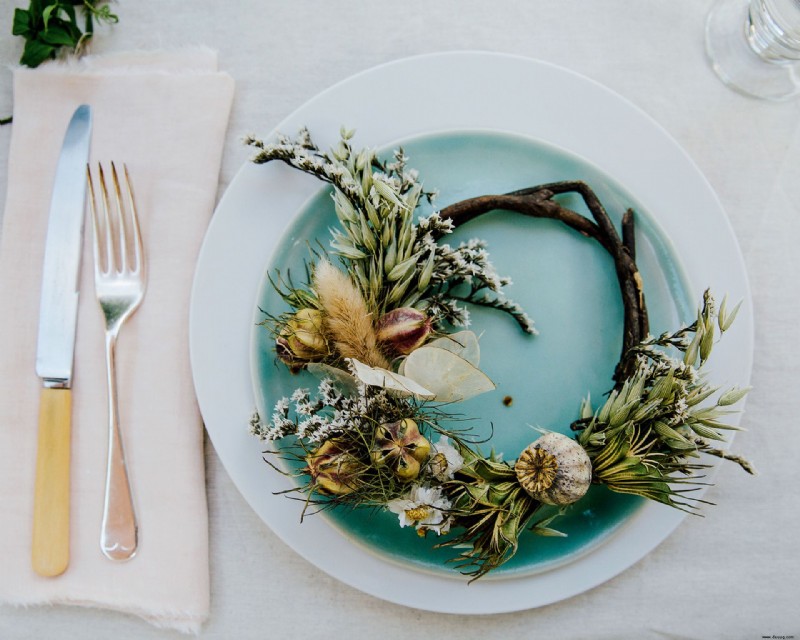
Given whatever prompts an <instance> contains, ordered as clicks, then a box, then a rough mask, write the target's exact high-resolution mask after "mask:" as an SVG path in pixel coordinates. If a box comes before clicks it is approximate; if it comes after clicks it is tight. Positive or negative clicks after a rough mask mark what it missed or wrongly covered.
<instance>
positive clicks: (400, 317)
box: [375, 307, 431, 355]
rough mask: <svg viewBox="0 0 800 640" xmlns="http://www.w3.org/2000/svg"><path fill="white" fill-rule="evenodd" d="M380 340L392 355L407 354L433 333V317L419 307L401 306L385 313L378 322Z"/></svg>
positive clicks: (377, 328) (382, 345)
mask: <svg viewBox="0 0 800 640" xmlns="http://www.w3.org/2000/svg"><path fill="white" fill-rule="evenodd" d="M375 328H376V330H377V336H378V342H379V343H380V344H381V347H383V348H384V349H385V350H386V352H387V353H389V354H391V355H407V354H409V353H411V352H412V351H414V349H416V348H418V347H420V346H422V344H423V343H424V342H425V341H426V340H427V339H428V336H429V335H430V333H431V319H430V318H429V317H428V316H427V315H426V314H425V313H423V312H422V311H420V310H419V309H414V308H413V307H400V308H398V309H392V310H391V311H389V312H388V313H384V314H383V315H382V316H381V317H380V318H378V322H377V324H376V327H375Z"/></svg>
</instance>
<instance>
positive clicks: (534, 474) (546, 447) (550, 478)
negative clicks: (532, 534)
mask: <svg viewBox="0 0 800 640" xmlns="http://www.w3.org/2000/svg"><path fill="white" fill-rule="evenodd" d="M514 471H515V472H516V474H517V480H518V481H519V483H520V484H521V485H522V487H523V488H524V489H525V491H527V492H528V494H529V495H530V496H531V497H533V498H535V499H536V500H539V501H540V502H544V503H546V504H552V505H567V504H572V503H573V502H576V501H578V500H580V499H581V498H582V497H583V495H584V494H585V493H586V491H587V490H588V489H589V485H590V484H591V482H592V462H591V460H590V459H589V456H588V454H587V453H586V451H585V450H584V448H583V447H582V446H581V445H580V444H578V443H577V442H576V441H575V440H573V439H572V438H570V437H568V436H565V435H562V434H560V433H553V432H550V433H546V434H545V435H543V436H542V437H541V438H539V439H538V440H536V441H535V442H533V443H531V444H530V445H529V446H528V447H527V448H526V449H525V450H524V451H523V452H522V453H521V454H520V456H519V459H518V460H517V462H516V464H515V465H514Z"/></svg>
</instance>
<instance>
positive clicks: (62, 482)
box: [31, 388, 72, 577]
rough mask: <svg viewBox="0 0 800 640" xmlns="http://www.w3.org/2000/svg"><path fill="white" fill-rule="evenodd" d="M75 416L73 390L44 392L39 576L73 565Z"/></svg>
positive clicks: (37, 504) (34, 557) (36, 541)
mask: <svg viewBox="0 0 800 640" xmlns="http://www.w3.org/2000/svg"><path fill="white" fill-rule="evenodd" d="M71 413H72V392H71V391H70V390H69V389H56V388H44V389H42V393H41V396H40V398H39V435H38V439H39V440H38V449H37V452H36V481H35V486H34V497H33V546H32V549H31V564H32V566H33V570H34V571H36V573H38V574H39V575H41V576H46V577H53V576H58V575H61V574H62V573H64V571H66V569H67V566H68V565H69V460H70V431H71V419H70V416H71Z"/></svg>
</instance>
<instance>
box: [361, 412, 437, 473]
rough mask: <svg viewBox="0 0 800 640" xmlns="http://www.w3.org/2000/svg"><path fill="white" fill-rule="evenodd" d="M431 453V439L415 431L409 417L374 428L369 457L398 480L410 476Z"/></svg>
mask: <svg viewBox="0 0 800 640" xmlns="http://www.w3.org/2000/svg"><path fill="white" fill-rule="evenodd" d="M430 453H431V443H430V442H428V440H427V439H426V438H425V437H424V436H423V435H422V434H421V433H420V432H419V427H417V423H416V422H414V421H413V420H412V419H411V418H403V419H402V420H397V421H395V422H387V423H384V424H382V425H380V426H379V427H378V429H377V431H376V432H375V446H374V447H373V449H372V459H373V461H374V462H375V464H377V465H379V466H382V465H388V466H390V467H391V469H392V471H394V473H395V475H396V476H397V477H398V479H400V480H401V481H402V482H409V481H411V480H414V479H415V478H416V477H417V476H418V475H419V472H420V468H421V466H422V463H423V462H425V461H426V460H427V459H428V456H429V455H430Z"/></svg>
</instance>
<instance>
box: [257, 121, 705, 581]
mask: <svg viewBox="0 0 800 640" xmlns="http://www.w3.org/2000/svg"><path fill="white" fill-rule="evenodd" d="M398 145H399V146H402V147H403V149H404V151H405V153H406V155H408V156H409V157H410V161H409V166H410V167H413V168H417V169H419V171H420V176H421V177H422V179H423V180H424V183H425V185H426V188H428V189H432V188H435V189H438V190H439V198H438V199H437V200H436V201H435V204H436V205H438V206H441V207H444V206H446V205H447V204H451V203H453V202H456V201H458V200H461V199H464V198H468V197H470V196H476V195H483V194H492V193H505V192H508V191H513V190H516V189H522V188H524V187H530V186H534V185H539V184H544V183H548V182H557V181H560V180H583V181H585V182H586V183H588V184H589V185H590V186H591V187H592V188H593V189H594V190H595V191H596V193H597V194H598V196H599V197H600V199H601V202H603V203H604V205H605V206H606V208H607V210H608V211H609V213H610V215H612V217H613V219H614V221H615V223H617V225H618V224H619V220H620V218H621V215H622V213H623V212H624V211H625V210H626V209H628V208H632V209H634V211H636V221H637V224H638V227H639V233H638V239H637V242H638V246H637V257H638V260H639V263H640V268H641V272H642V277H643V280H644V282H645V296H646V299H647V302H648V309H649V312H650V321H651V326H652V331H653V332H654V333H661V332H662V331H665V330H668V329H670V328H677V327H678V326H679V325H680V323H681V322H683V321H686V320H689V321H690V320H691V319H692V317H693V313H694V309H693V305H694V301H693V300H692V299H691V296H690V294H689V288H688V284H687V282H686V280H685V277H684V276H683V274H682V272H681V270H680V268H679V260H678V257H677V256H676V255H675V253H674V250H673V249H672V247H671V245H670V242H669V240H668V239H667V238H666V236H665V235H664V233H663V232H662V231H661V230H660V229H659V228H658V226H657V225H656V224H655V222H654V220H653V219H652V218H651V217H650V216H649V215H648V214H647V212H646V211H644V209H643V208H642V207H641V205H640V204H639V203H638V202H636V200H635V199H634V198H633V197H632V196H631V195H630V194H628V193H626V191H625V190H624V189H623V188H622V187H621V186H620V185H618V184H616V183H615V182H614V181H613V180H611V179H610V178H609V177H608V176H606V175H604V174H603V173H602V172H601V171H599V170H598V169H597V168H595V167H593V166H591V165H590V164H589V163H587V162H586V161H584V160H582V159H580V158H578V157H576V156H574V155H572V154H568V153H565V152H563V151H560V150H559V149H557V148H555V147H552V146H550V145H546V144H543V143H541V142H536V141H533V140H529V139H525V138H521V137H518V136H510V135H508V134H498V133H490V132H480V131H474V132H463V131H462V132H450V133H441V134H436V135H427V136H422V137H417V138H412V139H409V140H404V141H401V142H400V143H398ZM390 155H391V149H388V150H387V151H386V153H384V159H386V158H388V157H390ZM320 184H322V183H320ZM568 205H569V206H571V207H573V208H576V209H578V210H580V211H581V212H582V213H584V214H585V215H588V214H589V212H588V211H586V210H584V209H583V205H582V202H581V201H580V199H579V198H577V197H574V198H572V199H571V200H570V201H569V202H568ZM430 210H431V207H430V205H428V206H426V207H425V208H423V209H421V210H420V211H418V213H419V214H420V215H425V214H427V213H430ZM336 225H337V219H336V214H335V212H334V209H333V202H332V199H331V188H330V187H325V188H320V190H319V193H317V194H316V195H315V196H313V197H312V198H311V200H310V201H309V202H308V203H307V204H306V205H305V206H304V207H302V209H301V210H300V211H299V212H298V214H297V215H296V216H295V218H294V220H293V222H292V223H291V225H290V226H289V228H288V229H287V230H286V232H285V233H284V235H283V238H282V239H281V241H280V242H279V244H278V247H277V249H276V251H275V252H274V253H273V254H272V258H271V260H270V266H269V274H270V275H271V276H272V280H273V281H275V280H276V276H277V275H278V272H280V273H281V274H283V275H287V274H288V275H291V274H295V282H298V281H297V277H298V274H303V277H305V276H304V274H305V264H306V262H307V261H308V260H309V258H310V257H311V254H310V252H309V247H318V246H327V244H328V241H329V240H330V233H329V229H330V228H331V227H334V226H336ZM471 237H480V238H483V239H485V240H486V241H487V242H488V250H489V253H490V256H491V257H492V260H493V262H494V264H495V266H496V267H497V269H498V272H499V273H500V274H501V275H510V276H511V277H512V279H513V282H514V283H515V284H514V285H512V286H511V287H510V288H509V289H508V294H509V296H510V297H512V298H513V299H515V300H516V301H518V302H520V303H521V304H522V305H523V308H524V309H526V310H527V311H528V313H529V315H531V316H532V317H533V318H534V320H535V321H536V326H537V328H538V330H539V332H540V334H539V335H538V336H529V335H526V334H524V333H523V332H521V331H520V329H519V327H518V326H517V325H516V323H515V322H514V321H513V320H512V319H511V318H510V317H508V316H506V315H505V314H501V313H499V312H498V311H493V310H488V309H485V308H480V307H475V306H471V307H470V309H469V310H470V314H471V321H472V324H471V327H470V328H471V329H472V330H473V331H475V332H476V333H477V334H478V335H479V336H480V337H481V338H480V345H481V369H482V370H483V371H484V372H485V373H486V374H487V375H488V376H489V377H490V378H491V379H492V380H493V381H494V382H495V384H496V385H497V388H496V389H495V390H494V391H493V392H490V393H486V394H484V395H481V396H479V397H477V398H474V399H472V400H470V401H468V402H464V403H460V404H457V405H453V406H450V407H448V408H447V410H448V412H451V413H454V414H458V415H459V420H458V422H457V423H456V422H454V423H453V424H452V425H451V426H453V427H454V428H461V429H463V428H465V427H469V428H470V430H471V431H470V435H474V436H475V437H477V438H478V439H480V440H482V441H484V440H485V441H486V444H485V445H484V446H483V448H484V450H485V452H488V451H489V449H491V448H493V449H494V450H495V451H496V452H498V453H502V454H503V456H504V458H505V459H507V460H513V459H516V458H517V457H518V455H519V453H520V452H521V451H522V450H523V449H524V448H525V447H526V446H527V445H528V444H530V443H531V442H532V441H533V440H535V439H536V438H537V437H538V435H539V433H538V432H536V431H534V429H533V427H541V428H545V429H549V430H553V431H561V432H565V433H567V432H569V428H568V425H569V424H570V423H571V422H572V421H573V420H575V419H577V418H578V417H579V416H578V408H579V405H580V401H581V399H582V398H585V397H586V396H587V395H590V396H591V397H592V398H595V399H600V398H602V396H603V394H604V393H606V392H607V391H608V390H609V389H610V387H612V386H613V382H612V380H611V374H612V373H613V371H614V367H615V365H616V364H617V361H618V360H619V354H620V347H621V344H622V303H621V300H620V293H619V285H618V283H617V279H616V276H615V274H614V263H613V261H612V260H611V258H610V256H609V255H608V253H607V252H606V251H605V250H604V249H603V248H602V247H601V246H600V245H599V244H598V243H597V242H596V241H594V240H591V239H587V238H585V237H583V236H581V235H580V234H578V233H576V232H575V231H573V230H571V229H568V228H567V227H566V226H564V225H563V224H561V223H560V222H558V221H553V220H540V219H533V218H527V217H525V216H521V215H519V214H516V213H513V212H508V211H497V212H493V213H491V214H488V215H484V216H482V217H481V218H479V219H477V220H475V221H472V222H470V223H468V224H466V225H464V226H463V228H460V229H458V230H457V231H456V233H454V234H453V235H452V236H450V237H449V238H447V241H448V242H450V243H453V244H458V243H459V242H460V241H462V240H466V239H468V238H471ZM298 283H299V282H298ZM288 310H289V307H288V306H287V305H286V304H285V303H284V302H283V300H282V299H281V297H280V295H278V294H277V292H276V291H275V289H274V287H273V286H272V284H271V283H270V278H269V277H267V276H265V277H264V278H263V284H262V287H261V290H260V291H259V294H258V304H257V305H256V313H255V317H254V318H253V332H252V336H253V337H252V349H253V354H252V355H253V358H252V368H253V382H254V392H255V397H256V405H257V407H258V411H259V413H260V415H261V416H262V417H264V418H265V419H268V418H269V416H271V415H272V407H273V406H274V405H275V403H276V401H278V400H279V399H280V398H282V397H288V396H290V395H291V394H292V392H293V391H294V390H295V389H296V388H297V387H305V388H310V389H312V390H313V389H314V387H315V386H316V384H318V383H319V380H318V379H316V378H314V377H313V376H312V375H310V374H308V373H301V374H299V375H293V374H291V373H290V372H289V371H288V369H287V368H286V366H284V365H283V364H281V363H280V362H279V361H278V360H277V359H276V357H275V350H274V339H273V338H272V336H271V334H270V332H269V330H267V329H266V328H264V327H262V326H259V323H260V322H261V321H262V320H264V318H265V317H266V316H265V314H269V315H271V316H278V315H280V314H281V313H284V312H286V311H288ZM504 400H505V402H504ZM509 403H510V404H509ZM254 446H255V444H254ZM273 462H276V460H273ZM264 473H265V474H268V473H274V471H273V470H272V469H270V468H269V467H267V466H266V465H265V466H264ZM641 504H642V500H641V499H639V498H636V497H633V496H627V495H621V494H615V493H613V492H611V491H608V490H606V489H605V488H604V487H593V488H592V489H591V491H590V493H589V495H588V496H587V497H586V498H584V499H582V500H581V501H580V502H579V503H578V504H577V505H574V506H573V507H571V508H570V509H569V510H568V512H567V514H566V516H564V517H562V518H560V519H559V520H558V521H556V522H555V523H554V526H555V527H556V528H557V529H559V530H560V531H562V532H563V533H565V534H567V537H566V538H556V537H541V536H535V535H532V534H524V535H522V536H521V538H520V548H519V551H518V552H517V554H516V555H515V557H514V558H513V559H512V560H510V561H509V562H508V563H506V564H505V565H503V566H502V567H500V568H499V569H497V570H495V571H494V572H492V573H491V574H489V579H491V578H496V577H502V576H503V575H504V574H507V573H515V574H516V573H528V572H535V571H541V570H543V569H546V568H549V567H552V566H553V565H554V564H557V563H563V562H568V561H569V560H570V559H571V558H573V557H574V556H575V555H576V554H581V553H585V552H587V551H589V550H591V549H592V548H593V547H594V546H596V545H597V544H599V543H600V542H602V541H603V540H604V539H605V538H606V537H607V536H609V535H610V534H612V533H613V532H614V531H615V530H616V529H617V528H618V527H619V526H620V525H621V524H622V523H624V522H625V520H626V519H627V518H628V517H629V516H630V515H631V514H633V513H634V512H635V511H636V510H637V509H638V508H639V507H640V506H641ZM314 517H325V518H330V519H331V521H332V522H333V523H335V524H336V526H337V527H338V528H339V530H340V531H342V533H344V534H345V535H347V536H349V537H350V538H352V539H353V540H354V542H357V543H361V544H364V545H365V546H366V547H368V548H369V549H371V550H372V551H374V552H376V553H379V554H382V555H384V556H386V557H387V558H391V559H392V560H394V561H397V562H407V563H410V564H411V565H412V566H415V567H419V568H424V569H428V570H441V571H446V572H448V573H452V572H453V571H454V568H453V567H452V565H451V566H446V562H447V561H448V560H449V559H452V558H453V557H454V555H455V554H456V553H455V551H454V550H453V549H452V548H445V549H436V548H435V545H436V544H437V542H439V540H437V536H436V535H432V534H431V535H428V536H427V537H426V538H425V539H420V538H419V536H417V534H416V531H415V530H414V529H413V528H407V529H400V527H399V526H398V522H397V516H396V515H394V514H391V513H389V512H380V511H376V510H373V509H361V510H355V511H353V510H349V509H348V510H341V509H340V510H338V511H337V510H331V511H327V512H325V513H324V514H323V515H316V516H314Z"/></svg>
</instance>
